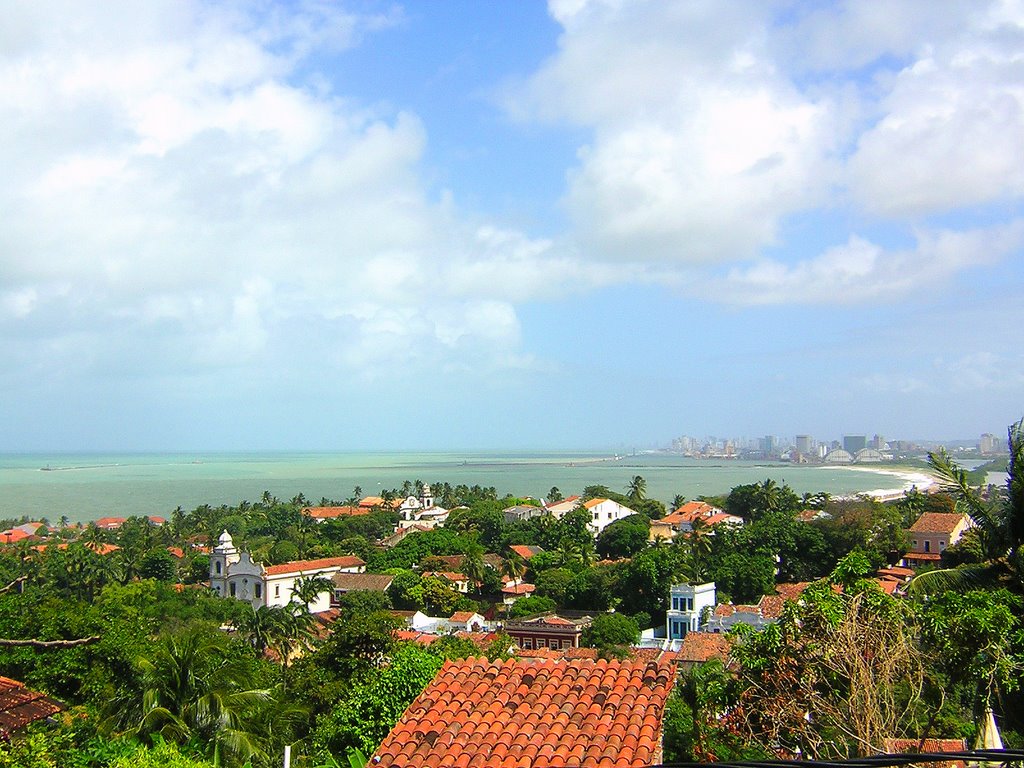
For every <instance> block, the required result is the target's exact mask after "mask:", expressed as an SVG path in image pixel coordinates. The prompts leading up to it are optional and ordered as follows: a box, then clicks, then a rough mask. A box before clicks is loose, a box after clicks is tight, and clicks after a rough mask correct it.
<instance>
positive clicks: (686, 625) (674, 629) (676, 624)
mask: <svg viewBox="0 0 1024 768" xmlns="http://www.w3.org/2000/svg"><path fill="white" fill-rule="evenodd" d="M715 602H716V592H715V582H713V581H710V582H708V583H706V584H673V585H672V586H670V587H669V610H668V611H666V612H665V633H666V636H667V637H668V638H669V639H670V640H679V639H681V638H684V637H686V635H687V633H689V632H696V631H697V630H698V629H700V625H701V615H702V614H703V612H704V610H705V609H707V610H709V611H710V610H714V607H715Z"/></svg>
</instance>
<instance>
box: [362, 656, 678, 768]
mask: <svg viewBox="0 0 1024 768" xmlns="http://www.w3.org/2000/svg"><path fill="white" fill-rule="evenodd" d="M674 679H675V673H674V669H673V667H671V666H670V665H668V664H657V663H645V662H642V661H635V662H634V661H604V660H601V661H596V662H594V661H583V660H580V661H548V660H534V661H522V660H515V659H510V660H508V661H504V662H501V661H496V662H488V661H487V660H486V659H462V660H459V661H448V662H445V664H444V666H443V667H442V668H441V671H440V672H438V673H437V676H436V677H435V678H434V681H433V682H432V683H431V684H430V685H428V686H427V688H426V689H425V690H424V691H423V693H421V694H420V695H419V697H418V698H417V699H416V700H415V701H414V702H413V703H412V704H411V705H410V706H409V708H408V709H407V710H406V711H405V714H404V715H403V716H402V719H401V720H400V721H399V722H398V725H396V726H395V727H394V728H393V729H392V730H391V733H390V734H388V736H387V738H386V739H384V742H383V743H382V744H381V745H380V747H378V749H377V751H376V752H375V753H374V756H373V757H372V758H371V761H372V762H373V763H376V765H378V766H380V768H405V767H406V766H408V767H409V768H421V767H422V768H442V766H443V767H444V768H468V766H470V765H474V766H476V765H479V766H488V767H490V766H493V768H521V767H525V766H533V765H537V766H541V765H551V766H578V767H579V768H641V767H642V766H647V765H650V764H652V763H657V762H659V761H660V760H661V734H662V717H663V714H664V709H665V702H666V700H667V699H668V695H669V693H670V692H671V690H672V685H673V682H674Z"/></svg>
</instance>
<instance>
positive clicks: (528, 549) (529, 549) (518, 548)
mask: <svg viewBox="0 0 1024 768" xmlns="http://www.w3.org/2000/svg"><path fill="white" fill-rule="evenodd" d="M509 549H511V550H512V551H513V552H515V553H516V554H517V555H519V556H520V557H521V558H523V560H529V559H530V558H531V557H533V556H534V555H539V554H540V553H541V552H543V551H544V548H543V547H536V546H533V545H532V544H513V545H511V546H510V547H509Z"/></svg>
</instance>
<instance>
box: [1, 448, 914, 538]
mask: <svg viewBox="0 0 1024 768" xmlns="http://www.w3.org/2000/svg"><path fill="white" fill-rule="evenodd" d="M47 466H48V467H50V470H49V471H40V469H41V468H44V467H47ZM850 470H854V471H850ZM635 475H641V476H643V477H644V479H645V480H646V483H647V494H648V496H650V497H651V498H655V499H659V500H661V501H663V502H666V503H667V502H669V501H671V500H672V499H673V498H674V497H675V496H676V495H677V494H679V495H683V496H685V497H686V498H688V499H693V498H696V497H697V496H702V495H703V496H714V495H720V494H723V493H727V492H728V491H729V490H730V489H731V488H733V487H735V486H737V485H742V484H745V483H754V482H762V481H764V480H765V479H767V478H772V479H773V480H775V481H776V482H777V483H779V484H780V485H781V484H783V483H785V484H788V485H789V486H790V487H792V488H793V490H794V491H796V492H797V493H815V492H818V491H824V492H826V493H830V494H832V495H833V496H856V495H859V494H872V495H883V494H885V493H900V492H902V490H903V489H904V488H909V487H910V486H911V485H914V484H916V485H917V486H918V487H919V488H922V487H924V485H925V483H926V480H927V476H926V475H924V474H923V473H922V472H921V470H919V469H914V468H898V467H890V466H884V467H883V466H870V467H868V466H864V467H849V466H821V465H797V464H791V463H784V462H779V463H773V462H767V461H743V460H728V461H725V460H722V461H709V460H706V459H691V458H687V457H684V456H681V455H678V454H668V453H649V454H648V453H637V454H628V455H622V454H614V453H605V452H596V451H595V452H592V453H588V452H586V451H574V452H569V451H566V452H559V451H538V452H534V453H530V452H526V451H511V452H497V451H494V452H483V451H481V452H478V453H473V452H459V453H455V452H436V453H429V452H392V453H387V452H367V453H356V452H348V453H291V452H289V453H285V452H279V453H271V452H252V453H209V454H201V453H194V452H189V453H167V454H157V453H145V454H113V453H111V454H97V453H90V454H25V455H16V454H0V517H3V518H15V519H17V518H21V517H22V516H26V517H29V518H31V519H39V518H42V517H45V518H47V519H49V520H51V521H53V520H59V519H60V518H61V517H62V516H66V517H68V518H69V519H70V520H72V521H73V522H84V521H89V520H95V519H97V518H99V517H104V516H108V515H115V516H122V517H128V516H132V515H160V516H167V515H169V514H170V513H171V512H172V511H173V510H174V509H175V508H176V507H178V506H180V507H181V508H182V509H185V510H191V509H194V508H196V507H198V506H200V505H202V504H210V505H212V506H219V505H221V504H226V505H234V504H237V503H239V502H240V501H242V500H248V501H254V500H256V499H258V498H259V497H260V496H261V495H262V494H263V492H264V491H269V492H270V493H271V494H273V495H275V496H277V497H278V498H282V499H290V498H293V497H294V496H296V495H298V494H300V493H301V494H303V495H304V496H305V497H306V498H308V499H310V500H311V501H319V500H320V499H321V498H327V499H331V500H338V501H342V500H345V499H347V498H349V497H350V496H351V495H352V492H353V490H354V488H355V487H356V486H359V487H360V488H361V489H362V490H363V492H364V493H372V492H375V491H378V490H381V489H385V488H398V487H401V485H402V483H403V482H404V481H406V480H409V481H416V480H422V481H423V482H429V483H438V482H448V483H451V484H452V485H458V484H465V485H469V486H473V485H479V486H483V487H494V488H495V489H496V490H497V492H498V493H499V494H505V493H511V494H514V495H522V496H535V497H543V496H545V495H546V494H547V493H548V491H549V490H550V489H551V488H552V487H557V488H559V490H560V491H561V492H562V493H563V494H564V495H566V496H568V495H570V494H573V493H579V492H581V491H582V490H583V489H584V488H585V487H587V486H589V485H605V486H607V487H608V488H610V489H612V490H615V491H619V492H625V490H626V486H627V485H628V483H629V481H630V479H631V478H632V477H633V476H635ZM893 478H899V479H900V481H901V482H900V483H898V484H897V483H894V482H893ZM897 486H898V488H897Z"/></svg>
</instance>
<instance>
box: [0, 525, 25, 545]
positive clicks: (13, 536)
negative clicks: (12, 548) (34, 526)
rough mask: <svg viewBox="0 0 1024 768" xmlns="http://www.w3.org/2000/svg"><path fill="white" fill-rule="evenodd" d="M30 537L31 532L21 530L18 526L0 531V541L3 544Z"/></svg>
mask: <svg viewBox="0 0 1024 768" xmlns="http://www.w3.org/2000/svg"><path fill="white" fill-rule="evenodd" d="M31 538H32V534H31V533H25V531H23V530H21V529H20V528H11V529H10V530H6V531H4V532H3V533H0V543H3V544H13V543H14V542H16V541H21V540H23V539H31Z"/></svg>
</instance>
